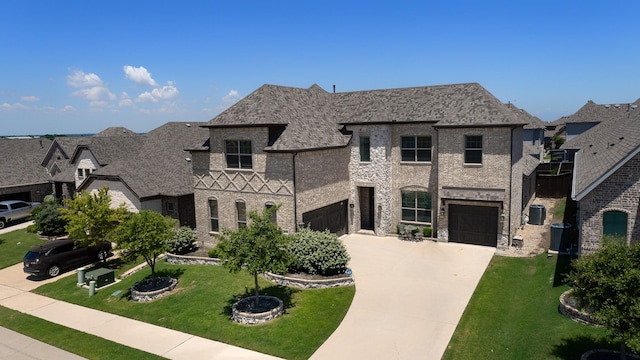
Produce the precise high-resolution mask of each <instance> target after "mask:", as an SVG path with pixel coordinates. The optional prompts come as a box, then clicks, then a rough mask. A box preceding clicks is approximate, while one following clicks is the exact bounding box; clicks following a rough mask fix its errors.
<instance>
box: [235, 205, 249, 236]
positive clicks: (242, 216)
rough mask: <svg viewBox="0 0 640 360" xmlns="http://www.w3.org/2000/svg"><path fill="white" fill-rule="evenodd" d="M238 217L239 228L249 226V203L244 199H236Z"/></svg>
mask: <svg viewBox="0 0 640 360" xmlns="http://www.w3.org/2000/svg"><path fill="white" fill-rule="evenodd" d="M236 219H238V229H240V228H243V227H247V205H246V204H245V202H244V201H243V200H236Z"/></svg>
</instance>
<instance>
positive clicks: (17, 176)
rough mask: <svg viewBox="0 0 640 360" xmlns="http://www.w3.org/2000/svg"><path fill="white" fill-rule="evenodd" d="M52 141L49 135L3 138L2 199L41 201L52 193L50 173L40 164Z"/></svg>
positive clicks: (0, 150) (0, 163)
mask: <svg viewBox="0 0 640 360" xmlns="http://www.w3.org/2000/svg"><path fill="white" fill-rule="evenodd" d="M50 144H51V140H49V139H46V138H29V139H5V138H0V154H2V156H0V201H2V200H23V201H38V202H41V201H42V200H43V199H44V196H45V195H48V194H51V192H52V190H51V184H50V183H49V180H50V178H49V175H48V174H47V172H46V171H45V170H44V169H43V168H42V167H41V166H40V160H41V159H42V157H43V156H44V154H45V153H46V151H47V149H48V148H49V146H50Z"/></svg>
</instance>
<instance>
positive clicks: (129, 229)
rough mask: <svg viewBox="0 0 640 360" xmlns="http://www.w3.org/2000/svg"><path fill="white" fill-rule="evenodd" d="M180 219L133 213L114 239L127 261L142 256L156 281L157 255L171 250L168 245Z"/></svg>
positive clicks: (115, 233)
mask: <svg viewBox="0 0 640 360" xmlns="http://www.w3.org/2000/svg"><path fill="white" fill-rule="evenodd" d="M177 224H178V222H177V220H175V219H172V218H170V217H167V216H162V214H160V213H157V212H155V211H151V210H142V211H140V212H138V213H134V214H131V216H129V217H128V218H127V219H126V220H125V221H123V222H122V223H121V224H120V225H119V226H118V228H117V229H116V231H115V232H114V235H113V239H114V241H115V242H116V244H117V245H118V248H119V249H120V250H122V254H121V256H122V258H123V259H124V260H125V261H130V260H135V259H137V258H138V257H140V256H141V257H143V258H144V260H145V261H146V262H147V265H149V268H151V278H152V279H153V281H154V282H155V279H156V261H157V260H158V256H160V255H162V254H164V253H165V252H167V250H169V242H170V241H171V239H172V238H173V237H174V235H175V230H176V229H177Z"/></svg>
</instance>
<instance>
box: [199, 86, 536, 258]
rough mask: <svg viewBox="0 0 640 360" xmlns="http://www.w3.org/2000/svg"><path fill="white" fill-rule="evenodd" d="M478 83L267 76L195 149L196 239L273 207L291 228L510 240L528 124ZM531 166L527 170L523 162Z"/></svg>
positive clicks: (495, 242)
mask: <svg viewBox="0 0 640 360" xmlns="http://www.w3.org/2000/svg"><path fill="white" fill-rule="evenodd" d="M524 125H525V122H523V121H521V120H520V119H519V115H518V114H516V112H515V111H514V110H513V109H512V108H510V107H508V106H507V105H505V104H503V103H501V102H500V101H499V100H498V99H496V98H495V97H494V96H493V95H491V94H490V93H489V92H488V91H486V90H485V89H484V88H483V87H482V86H480V85H478V84H458V85H444V86H431V87H417V88H405V89H388V90H374V91H358V92H348V93H327V92H326V91H324V90H323V89H321V88H320V87H318V86H317V85H313V86H311V87H310V88H308V89H298V88H288V87H282V86H273V85H264V86H262V87H261V88H259V89H258V90H256V91H255V92H253V93H252V94H250V95H249V96H247V97H246V98H244V99H242V100H241V101H239V102H238V103H237V104H235V105H234V106H232V107H231V108H229V109H228V110H227V111H225V112H223V113H222V114H220V115H219V116H217V117H216V118H214V119H213V120H211V121H210V123H209V124H208V125H207V127H208V128H209V129H210V134H209V144H208V146H205V147H200V148H193V149H191V150H192V154H193V156H192V157H193V159H194V160H193V171H194V177H195V181H196V186H195V201H196V216H197V229H198V233H199V236H200V238H201V239H206V240H207V241H208V242H210V243H213V242H215V240H214V238H213V236H214V235H215V234H217V233H218V232H219V231H220V230H222V229H224V228H230V229H237V228H238V227H241V226H244V224H245V223H246V211H247V210H260V209H262V208H264V207H266V206H271V205H273V204H280V205H281V206H282V207H281V208H280V210H279V211H278V213H277V215H276V219H274V220H275V221H277V223H278V224H279V225H280V226H281V227H282V228H283V229H285V230H286V231H289V232H293V231H295V230H296V228H297V227H298V226H300V225H310V226H311V227H312V228H316V229H319V230H322V229H324V228H328V229H330V230H331V231H332V232H335V233H338V234H342V233H347V232H349V233H353V232H357V231H371V232H373V233H375V234H378V235H385V234H388V233H395V231H396V226H397V225H398V224H400V223H404V224H410V225H415V226H419V227H433V228H434V230H435V234H434V236H437V238H438V240H439V241H456V242H467V243H474V244H484V245H489V246H497V247H498V248H503V249H504V248H506V247H508V246H509V244H510V240H511V237H512V236H513V233H514V232H515V229H516V228H517V227H518V226H520V222H521V212H522V209H523V204H522V201H523V194H522V186H523V175H524V174H525V173H526V171H527V170H528V167H527V166H526V164H525V162H526V160H523V156H522V151H523V150H522V149H523V126H524ZM525 168H527V169H525Z"/></svg>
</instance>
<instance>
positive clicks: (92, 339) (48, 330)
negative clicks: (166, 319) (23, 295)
mask: <svg viewBox="0 0 640 360" xmlns="http://www.w3.org/2000/svg"><path fill="white" fill-rule="evenodd" d="M0 326H3V327H5V328H7V329H11V330H13V331H16V332H19V333H21V334H23V335H26V336H29V337H32V338H34V339H36V340H40V341H42V342H44V343H47V344H49V345H53V346H55V347H57V348H60V349H63V350H66V351H68V352H71V353H74V354H76V355H79V356H82V357H85V358H87V359H145V360H146V359H149V360H152V359H164V358H163V357H161V356H157V355H153V354H149V353H147V352H144V351H141V350H137V349H133V348H130V347H127V346H124V345H121V344H118V343H114V342H112V341H109V340H105V339H103V338H100V337H97V336H94V335H90V334H87V333H84V332H82V331H77V330H74V329H70V328H67V327H64V326H62V325H58V324H54V323H51V322H48V321H46V320H42V319H39V318H37V317H34V316H31V315H27V314H23V313H20V312H18V311H15V310H11V309H8V308H5V307H2V306H0Z"/></svg>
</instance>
